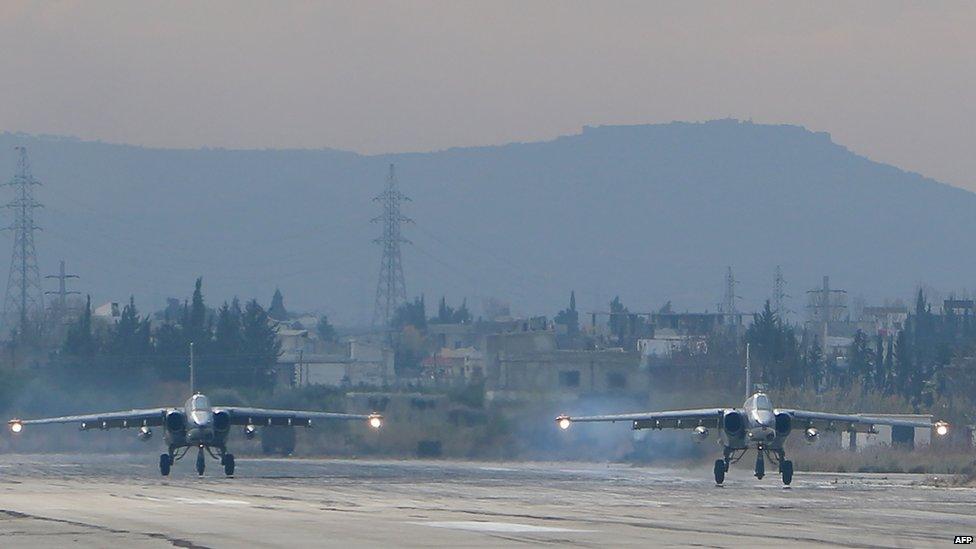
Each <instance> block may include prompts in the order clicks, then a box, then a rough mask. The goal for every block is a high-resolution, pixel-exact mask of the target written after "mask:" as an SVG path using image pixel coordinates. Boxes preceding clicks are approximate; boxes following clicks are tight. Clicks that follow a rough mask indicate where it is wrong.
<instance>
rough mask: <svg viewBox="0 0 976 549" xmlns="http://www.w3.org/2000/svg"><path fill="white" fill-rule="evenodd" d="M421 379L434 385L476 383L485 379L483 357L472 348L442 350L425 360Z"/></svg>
mask: <svg viewBox="0 0 976 549" xmlns="http://www.w3.org/2000/svg"><path fill="white" fill-rule="evenodd" d="M422 369H423V370H422V374H421V376H422V378H423V379H424V380H425V381H427V382H430V383H432V384H434V385H464V384H471V383H478V382H480V381H482V380H483V379H484V377H485V355H484V353H483V352H481V351H479V350H477V349H475V348H474V347H463V348H460V349H449V348H442V349H440V350H438V351H437V352H435V353H433V354H432V355H430V356H429V357H427V358H425V359H424V361H423V363H422Z"/></svg>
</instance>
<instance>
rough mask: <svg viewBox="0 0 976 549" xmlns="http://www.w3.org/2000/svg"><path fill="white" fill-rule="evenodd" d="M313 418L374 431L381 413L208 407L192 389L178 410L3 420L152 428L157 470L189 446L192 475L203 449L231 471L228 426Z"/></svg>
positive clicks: (144, 433) (15, 426)
mask: <svg viewBox="0 0 976 549" xmlns="http://www.w3.org/2000/svg"><path fill="white" fill-rule="evenodd" d="M314 420H364V421H366V422H368V424H369V426H370V427H372V428H373V429H379V428H380V426H381V425H382V424H383V416H381V415H380V414H375V413H374V414H368V415H367V414H362V415H361V414H338V413H329V412H310V411H303V410H268V409H265V408H242V407H237V406H211V404H210V400H209V399H207V397H206V396H205V395H203V394H201V393H195V394H194V395H193V396H191V397H190V398H188V399H187V400H186V403H185V404H184V405H183V407H182V408H150V409H145V410H129V411H125V412H108V413H99V414H86V415H80V416H62V417H49V418H41V419H11V420H10V421H9V422H8V423H9V425H10V430H11V431H12V432H14V433H15V434H17V433H21V432H22V431H23V430H24V427H25V426H28V425H47V424H52V423H76V424H78V427H79V428H80V429H81V430H82V431H88V430H92V429H101V430H106V429H111V428H122V429H127V428H136V429H138V432H137V436H138V437H139V439H140V440H143V441H146V440H149V439H150V438H152V435H153V431H152V428H153V427H160V428H162V430H163V436H164V440H165V441H166V446H167V447H168V451H167V452H166V453H165V454H161V455H160V456H159V472H160V473H162V475H163V476H167V475H169V471H170V467H172V465H173V463H174V462H176V461H178V460H180V459H182V458H183V457H184V456H185V455H186V454H187V452H189V451H190V448H197V449H198V451H197V463H196V469H197V473H198V474H200V475H203V472H204V469H205V468H206V458H205V456H204V451H206V453H207V454H210V457H212V458H214V459H219V460H220V464H221V465H223V467H224V473H225V474H226V475H227V476H231V475H233V474H234V454H231V453H228V452H227V435H228V434H229V433H230V430H231V426H233V425H240V426H243V427H244V429H243V433H244V436H245V438H247V439H252V438H254V436H255V434H256V433H257V427H258V426H272V425H284V426H289V427H297V426H303V427H311V426H312V422H313V421H314Z"/></svg>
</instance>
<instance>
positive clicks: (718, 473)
mask: <svg viewBox="0 0 976 549" xmlns="http://www.w3.org/2000/svg"><path fill="white" fill-rule="evenodd" d="M725 470H726V466H725V460H724V459H716V460H715V484H722V483H723V482H725Z"/></svg>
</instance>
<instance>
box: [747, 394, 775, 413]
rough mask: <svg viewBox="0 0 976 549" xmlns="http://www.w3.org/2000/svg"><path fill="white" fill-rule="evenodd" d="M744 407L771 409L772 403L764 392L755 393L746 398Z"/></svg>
mask: <svg viewBox="0 0 976 549" xmlns="http://www.w3.org/2000/svg"><path fill="white" fill-rule="evenodd" d="M745 407H746V408H747V409H750V410H769V411H772V410H773V403H772V401H770V400H769V397H768V396H766V395H765V394H764V393H756V394H754V395H752V396H751V397H749V398H748V399H747V400H746V404H745Z"/></svg>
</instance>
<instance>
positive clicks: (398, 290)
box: [372, 164, 413, 326]
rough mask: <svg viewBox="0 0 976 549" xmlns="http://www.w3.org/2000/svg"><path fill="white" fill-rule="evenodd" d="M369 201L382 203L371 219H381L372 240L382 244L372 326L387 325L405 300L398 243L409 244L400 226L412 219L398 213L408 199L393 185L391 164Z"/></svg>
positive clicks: (377, 220) (405, 288)
mask: <svg viewBox="0 0 976 549" xmlns="http://www.w3.org/2000/svg"><path fill="white" fill-rule="evenodd" d="M373 202H379V203H381V204H383V213H382V214H381V215H378V216H376V217H374V218H373V219H372V222H373V223H380V222H382V223H383V234H382V235H381V236H380V237H379V238H377V239H375V240H373V242H375V243H376V244H379V245H380V246H381V247H382V248H383V259H382V261H381V262H380V278H379V281H377V283H376V303H375V305H374V306H373V326H376V325H378V324H380V323H382V325H383V326H389V325H390V320H392V318H393V313H394V312H395V311H396V308H397V306H399V305H400V304H401V303H403V302H405V301H406V300H407V284H406V282H404V279H403V258H402V256H401V254H400V244H409V243H410V241H409V240H407V239H406V238H404V237H403V234H402V233H401V230H400V226H401V224H403V223H413V220H412V219H410V218H409V217H405V216H404V215H403V214H401V213H400V204H401V203H402V202H410V198H409V197H408V196H406V195H404V194H403V193H401V192H400V190H399V189H398V188H397V178H396V172H395V171H394V168H393V164H390V174H389V175H388V176H387V178H386V188H385V189H384V190H383V192H382V193H380V194H378V195H376V197H375V198H373Z"/></svg>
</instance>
